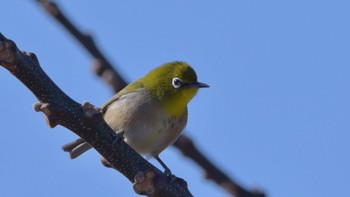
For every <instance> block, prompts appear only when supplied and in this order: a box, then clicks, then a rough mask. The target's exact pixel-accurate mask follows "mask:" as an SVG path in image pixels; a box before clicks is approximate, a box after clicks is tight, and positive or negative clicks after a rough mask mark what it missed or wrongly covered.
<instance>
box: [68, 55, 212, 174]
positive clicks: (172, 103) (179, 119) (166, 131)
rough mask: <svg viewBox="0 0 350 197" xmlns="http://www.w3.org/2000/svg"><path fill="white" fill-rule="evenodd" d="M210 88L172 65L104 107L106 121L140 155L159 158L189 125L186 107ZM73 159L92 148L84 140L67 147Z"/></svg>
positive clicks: (185, 67) (187, 68)
mask: <svg viewBox="0 0 350 197" xmlns="http://www.w3.org/2000/svg"><path fill="white" fill-rule="evenodd" d="M206 87H209V86H208V85H206V84H204V83H200V82H198V81H197V75H196V72H195V71H194V70H193V69H192V68H191V66H190V65H188V64H187V63H185V62H170V63H166V64H164V65H162V66H159V67H157V68H155V69H154V70H152V71H150V72H149V73H148V74H147V75H146V76H144V77H142V78H140V79H138V80H137V81H135V82H133V83H131V84H129V85H128V86H126V87H125V88H124V89H122V90H121V91H120V92H118V93H117V94H116V95H114V96H113V97H112V98H111V99H110V100H109V101H107V102H106V103H105V104H104V105H103V106H102V107H101V109H102V112H103V117H104V119H105V121H106V122H107V123H108V125H109V126H110V127H111V128H112V129H113V130H114V131H115V132H123V136H124V141H125V142H126V143H128V144H129V145H130V146H131V147H132V148H133V149H134V150H136V151H137V152H138V153H140V154H145V155H147V156H151V157H154V158H155V159H156V160H157V161H158V162H159V163H160V164H161V165H162V167H163V168H164V169H165V173H168V174H170V173H171V172H170V170H169V168H168V167H167V166H166V165H165V164H164V163H163V162H162V160H161V159H160V158H159V153H160V152H162V151H163V150H164V149H165V148H166V147H168V146H169V145H170V144H172V143H174V142H175V140H176V139H177V137H178V136H179V135H180V134H181V132H182V131H183V129H184V128H185V126H186V123H187V104H188V102H189V101H190V100H191V99H192V98H193V96H195V95H196V93H197V91H198V89H199V88H206ZM62 148H63V150H64V151H66V152H69V153H70V157H71V158H72V159H74V158H76V157H78V156H79V155H81V154H82V153H84V152H85V151H87V150H89V149H90V148H91V146H90V145H89V144H88V143H87V142H85V141H84V140H83V139H81V138H80V139H78V140H76V141H73V142H71V143H69V144H66V145H64V146H63V147H62Z"/></svg>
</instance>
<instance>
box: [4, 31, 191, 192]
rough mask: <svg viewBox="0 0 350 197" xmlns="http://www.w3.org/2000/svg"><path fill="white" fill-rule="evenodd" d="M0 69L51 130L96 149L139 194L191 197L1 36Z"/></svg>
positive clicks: (176, 180)
mask: <svg viewBox="0 0 350 197" xmlns="http://www.w3.org/2000/svg"><path fill="white" fill-rule="evenodd" d="M0 65H1V66H3V67H4V68H6V69H7V70H8V71H9V72H10V73H11V74H13V75H14V76H15V77H16V78H17V79H19V80H20V81H21V82H22V83H23V84H24V85H25V86H26V87H27V88H28V89H29V90H30V91H31V92H32V93H33V94H34V95H35V96H36V98H37V99H38V102H37V103H35V104H34V109H35V110H36V111H38V112H39V111H40V112H43V113H44V114H45V117H46V121H47V123H48V125H49V126H50V127H55V126H56V125H62V126H64V127H66V128H68V129H69V130H71V131H73V132H74V133H75V134H77V135H78V136H80V137H81V138H83V139H84V140H85V141H86V142H88V143H89V144H90V145H91V146H92V147H94V148H95V149H96V150H97V151H98V152H99V153H100V154H101V155H102V156H103V157H104V158H105V159H106V160H107V161H108V162H109V163H110V165H111V166H112V167H113V168H114V169H116V170H118V171H119V172H121V173H122V174H123V175H124V176H125V177H127V178H128V179H129V180H130V181H131V182H132V183H133V187H134V190H135V192H136V193H138V194H143V195H147V196H192V195H191V193H190V192H189V190H188V189H187V183H186V182H185V181H184V180H183V179H180V178H177V177H175V176H171V177H169V176H166V175H165V174H163V173H162V172H161V171H159V170H158V169H157V168H156V167H154V166H153V165H152V164H150V163H149V162H147V161H146V160H145V159H144V158H143V157H142V156H140V155H139V154H138V153H136V152H135V151H134V150H133V149H132V148H130V146H129V145H128V144H126V143H125V142H124V140H123V138H122V136H121V135H117V134H116V133H115V132H113V130H112V129H111V128H110V127H109V126H108V125H107V123H106V122H105V121H104V119H103V117H102V114H101V112H100V110H99V109H98V108H96V107H94V106H93V105H91V104H89V103H83V104H79V103H77V102H75V101H74V100H73V99H71V98H70V97H69V96H67V95H66V94H65V93H64V92H63V91H62V90H61V89H60V88H59V87H58V86H57V85H56V84H55V83H54V82H53V81H52V80H51V79H50V78H49V77H48V76H47V75H46V73H45V72H44V71H43V69H42V68H41V67H40V65H39V61H38V59H37V57H36V56H35V55H34V54H33V53H27V52H21V51H20V50H19V49H18V48H17V46H16V44H15V43H14V42H13V41H11V40H8V39H7V38H6V37H4V36H3V35H2V34H1V33H0Z"/></svg>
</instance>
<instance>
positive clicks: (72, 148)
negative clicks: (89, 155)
mask: <svg viewBox="0 0 350 197" xmlns="http://www.w3.org/2000/svg"><path fill="white" fill-rule="evenodd" d="M90 148H91V146H90V144H88V143H87V142H85V140H84V139H82V138H79V139H77V140H75V141H73V142H70V143H68V144H66V145H64V146H62V149H63V150H64V151H65V152H69V155H70V158H71V159H75V158H77V157H79V156H80V155H81V154H83V153H84V152H85V151H87V150H89V149H90Z"/></svg>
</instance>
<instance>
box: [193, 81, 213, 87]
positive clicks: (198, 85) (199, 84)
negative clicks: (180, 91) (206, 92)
mask: <svg viewBox="0 0 350 197" xmlns="http://www.w3.org/2000/svg"><path fill="white" fill-rule="evenodd" d="M189 86H190V87H191V88H209V86H208V85H207V84H205V83H201V82H194V83H191V84H190V85H189Z"/></svg>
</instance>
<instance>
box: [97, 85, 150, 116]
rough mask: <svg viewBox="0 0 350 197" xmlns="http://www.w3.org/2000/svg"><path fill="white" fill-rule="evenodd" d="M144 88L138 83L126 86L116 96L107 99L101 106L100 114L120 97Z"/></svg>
mask: <svg viewBox="0 0 350 197" xmlns="http://www.w3.org/2000/svg"><path fill="white" fill-rule="evenodd" d="M142 88H144V85H143V83H141V82H139V81H135V82H133V83H131V84H129V85H127V86H126V87H125V88H123V89H122V90H121V91H119V92H118V93H117V94H116V95H114V96H113V97H112V98H111V99H109V100H108V101H107V102H106V103H105V104H103V105H102V106H101V109H102V112H103V113H104V112H105V111H106V109H107V107H108V106H109V105H110V104H111V103H113V102H114V101H116V100H118V99H119V98H120V97H121V96H122V95H125V94H128V93H130V92H134V91H137V90H139V89H142Z"/></svg>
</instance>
